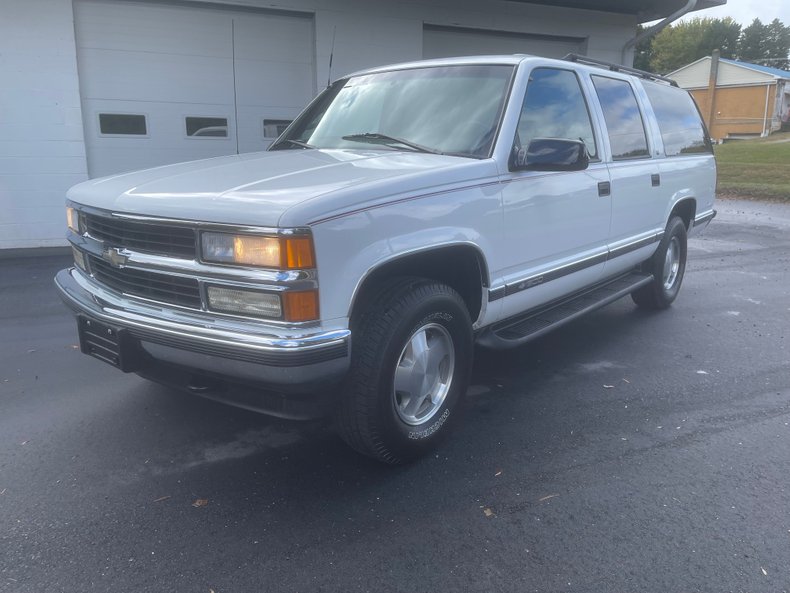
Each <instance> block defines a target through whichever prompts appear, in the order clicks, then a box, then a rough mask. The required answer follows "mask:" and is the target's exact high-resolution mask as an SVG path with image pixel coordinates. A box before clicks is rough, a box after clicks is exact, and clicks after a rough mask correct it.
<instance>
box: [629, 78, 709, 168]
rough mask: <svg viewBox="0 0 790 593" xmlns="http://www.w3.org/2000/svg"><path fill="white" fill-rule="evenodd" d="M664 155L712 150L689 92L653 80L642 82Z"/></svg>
mask: <svg viewBox="0 0 790 593" xmlns="http://www.w3.org/2000/svg"><path fill="white" fill-rule="evenodd" d="M643 86H644V87H645V92H646V93H647V97H648V98H649V99H650V104H651V105H652V106H653V112H654V113H655V114H656V120H657V121H658V129H659V130H661V139H662V140H663V141H664V153H665V154H666V155H667V156H677V155H684V154H699V153H701V152H713V146H712V144H711V142H710V139H709V138H708V134H707V132H706V130H705V125H704V124H703V123H702V118H701V117H700V115H699V111H698V110H697V106H696V104H695V103H694V99H692V98H691V95H689V94H688V92H686V91H684V90H681V89H678V88H674V87H671V86H665V85H660V84H655V83H647V82H645V83H643Z"/></svg>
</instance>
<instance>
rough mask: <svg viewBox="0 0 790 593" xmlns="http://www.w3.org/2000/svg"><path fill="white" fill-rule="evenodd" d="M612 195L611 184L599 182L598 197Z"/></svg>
mask: <svg viewBox="0 0 790 593" xmlns="http://www.w3.org/2000/svg"><path fill="white" fill-rule="evenodd" d="M611 194H612V184H611V183H609V182H608V181H601V182H599V183H598V195H599V196H609V195H611Z"/></svg>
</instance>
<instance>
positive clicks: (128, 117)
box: [99, 113, 148, 136]
mask: <svg viewBox="0 0 790 593" xmlns="http://www.w3.org/2000/svg"><path fill="white" fill-rule="evenodd" d="M99 132H101V133H102V134H106V135H108V136H116V135H118V136H145V135H146V134H147V133H148V128H147V126H146V122H145V116H144V115H133V114H130V113H100V114H99Z"/></svg>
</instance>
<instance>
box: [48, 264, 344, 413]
mask: <svg viewBox="0 0 790 593" xmlns="http://www.w3.org/2000/svg"><path fill="white" fill-rule="evenodd" d="M55 285H56V286H57V288H58V290H59V292H60V296H61V298H62V299H63V301H64V302H65V303H66V305H68V306H69V307H70V308H71V309H72V310H73V311H74V312H75V313H77V314H78V315H81V316H84V317H87V318H90V319H94V320H97V321H99V322H101V323H105V324H107V325H111V326H113V327H115V328H118V329H122V330H124V331H125V333H126V334H127V335H128V336H130V337H131V338H132V339H134V340H136V341H137V342H139V345H140V347H141V349H142V351H143V352H144V353H145V355H144V356H143V359H144V360H143V363H142V365H143V368H142V369H141V370H140V371H139V372H140V374H142V375H146V374H151V373H147V371H148V370H150V369H149V368H147V367H151V368H154V367H156V368H157V369H158V370H159V371H161V368H162V366H163V365H171V366H173V367H174V368H179V369H193V370H194V371H195V373H198V374H210V375H216V376H222V377H226V378H228V379H230V380H234V381H240V382H245V383H248V384H254V385H259V386H261V387H262V388H266V389H272V390H276V391H282V392H289V393H300V392H301V393H304V392H309V391H312V390H314V389H315V388H317V387H325V386H326V385H328V384H331V383H335V382H337V381H339V380H340V379H341V378H342V377H343V376H344V375H345V373H346V371H347V370H348V365H349V348H350V337H351V332H350V331H349V330H332V331H319V332H314V333H313V332H312V331H311V330H305V329H293V328H287V327H284V328H282V329H281V328H279V327H277V328H272V327H271V326H266V325H265V324H262V323H258V322H254V321H250V322H245V321H239V320H237V319H232V320H230V319H226V318H220V317H213V316H211V315H210V314H205V313H202V312H200V313H199V312H192V311H182V310H178V309H175V308H165V307H163V306H162V305H158V304H155V303H148V302H144V301H141V300H137V299H135V300H133V301H132V300H130V299H127V298H124V297H123V296H122V295H121V294H119V293H117V292H114V291H111V290H108V289H106V288H104V287H103V286H101V285H98V284H96V283H95V282H94V281H93V280H92V279H90V278H88V277H87V276H86V275H84V274H83V273H82V272H80V271H78V270H76V269H75V268H70V269H66V270H61V271H60V272H59V273H58V274H57V276H56V277H55ZM153 363H156V364H153ZM163 382H165V381H163ZM217 399H219V398H217ZM245 407H252V406H245Z"/></svg>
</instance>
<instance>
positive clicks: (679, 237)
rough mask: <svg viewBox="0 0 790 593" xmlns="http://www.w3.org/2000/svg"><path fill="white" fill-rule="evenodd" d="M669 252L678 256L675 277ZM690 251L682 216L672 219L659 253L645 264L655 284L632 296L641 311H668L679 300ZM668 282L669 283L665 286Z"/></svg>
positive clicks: (659, 246)
mask: <svg viewBox="0 0 790 593" xmlns="http://www.w3.org/2000/svg"><path fill="white" fill-rule="evenodd" d="M670 249H675V250H677V253H678V257H679V259H678V261H677V264H678V267H677V270H676V271H675V272H674V273H673V272H672V271H671V270H670V268H669V265H670V260H673V258H669V259H668V258H667V252H668V251H669V250H670ZM687 251H688V247H687V237H686V224H685V223H684V222H683V219H682V218H680V217H679V216H673V217H672V218H670V219H669V222H668V223H667V228H666V231H664V236H663V237H662V238H661V243H659V245H658V249H656V252H655V253H654V254H653V257H651V258H650V259H649V260H647V262H645V264H644V266H643V269H644V270H645V271H646V272H649V273H651V274H652V275H653V281H652V282H651V283H650V284H646V285H645V286H643V287H641V288H639V289H637V290H635V291H634V292H633V293H631V298H632V299H633V300H634V302H635V303H636V304H637V306H639V307H641V308H642V309H647V310H650V311H657V310H660V309H666V308H667V307H669V306H670V305H671V304H672V302H673V301H674V300H675V299H676V298H677V296H678V292H680V285H681V284H682V283H683V275H684V274H685V272H686V254H687ZM665 280H666V281H667V282H668V283H669V284H668V285H666V284H665Z"/></svg>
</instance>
